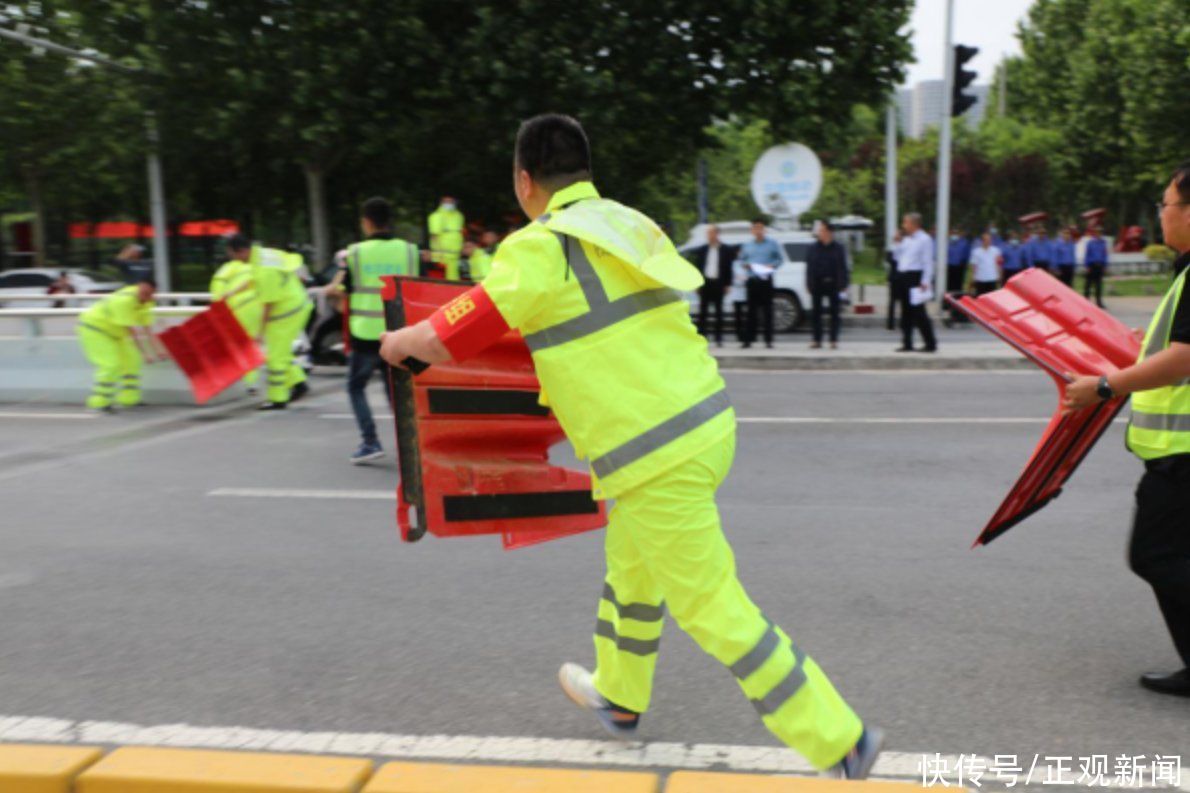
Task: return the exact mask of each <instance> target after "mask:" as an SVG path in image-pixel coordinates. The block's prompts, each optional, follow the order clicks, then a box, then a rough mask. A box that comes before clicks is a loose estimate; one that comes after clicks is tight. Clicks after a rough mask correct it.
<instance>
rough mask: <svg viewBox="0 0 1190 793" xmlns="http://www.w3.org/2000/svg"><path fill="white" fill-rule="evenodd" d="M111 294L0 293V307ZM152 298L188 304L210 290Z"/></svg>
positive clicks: (202, 298)
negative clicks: (9, 304)
mask: <svg viewBox="0 0 1190 793" xmlns="http://www.w3.org/2000/svg"><path fill="white" fill-rule="evenodd" d="M110 295H111V292H81V293H66V294H59V295H46V294H41V295H0V307H3V306H5V305H7V304H8V303H32V302H35V301H38V302H44V301H50V302H54V303H71V302H82V301H95V300H102V299H103V298H105V297H108V296H110ZM153 300H154V301H156V302H158V303H161V302H166V303H182V304H188V303H191V302H195V301H204V302H208V303H209V302H210V300H211V293H210V292H158V293H157V294H155V295H154V296H153Z"/></svg>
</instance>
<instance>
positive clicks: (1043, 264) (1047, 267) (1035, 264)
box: [1031, 262, 1050, 273]
mask: <svg viewBox="0 0 1190 793" xmlns="http://www.w3.org/2000/svg"><path fill="white" fill-rule="evenodd" d="M1031 266H1032V267H1035V268H1037V269H1038V270H1045V271H1046V272H1047V273H1048V272H1049V271H1050V263H1049V262H1033V264H1032V265H1031Z"/></svg>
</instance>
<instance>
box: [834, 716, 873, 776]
mask: <svg viewBox="0 0 1190 793" xmlns="http://www.w3.org/2000/svg"><path fill="white" fill-rule="evenodd" d="M882 746H884V730H881V729H879V728H877V727H865V728H864V731H863V732H862V733H860V735H859V740H858V741H856V742H855V746H853V747H851V751H849V752H848V753H847V754H845V755H843V759H842V760H840V761H839V762H838V763H836V764H835V765H833V766H832V767H830V768H829V769H827V770H826V771H824V772H823V776H827V777H831V778H833V779H855V780H859V779H867V778H868V774H870V773H871V772H872V766H873V765H875V763H876V758H877V757H879V756H880V748H881V747H882Z"/></svg>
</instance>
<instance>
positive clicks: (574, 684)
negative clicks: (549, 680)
mask: <svg viewBox="0 0 1190 793" xmlns="http://www.w3.org/2000/svg"><path fill="white" fill-rule="evenodd" d="M558 683H560V684H561V686H562V690H563V691H564V692H566V696H568V697H570V700H571V701H572V702H573V703H574V704H576V705H578V706H579V707H580V708H585V709H587V710H589V711H591V712H592V713H594V714H595V715H596V717H598V719H599V723H600V724H601V725H602V726H603V729H605V730H606V731H607V732H608V734H609V735H611V736H612V737H613V738H616V739H618V740H621V741H631V740H632V737H633V736H634V735H636V725H637V724H639V723H640V714H639V713H634V712H633V711H630V710H626V709H625V708H620V707H616V706H615V705H613V704H612V703H610V702H608V701H607V700H606V699H604V697H603V695H602V694H600V693H599V692H598V691H596V690H595V684H594V682H592V680H591V673H590V672H588V671H587V670H586V669H583V668H582V667H581V666H579V665H578V664H562V668H561V669H559V670H558Z"/></svg>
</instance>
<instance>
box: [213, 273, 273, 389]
mask: <svg viewBox="0 0 1190 793" xmlns="http://www.w3.org/2000/svg"><path fill="white" fill-rule="evenodd" d="M210 292H211V299H212V300H223V299H225V298H226V300H227V307H228V308H230V309H231V313H232V314H234V315H235V318H236V319H237V320H238V321H239V323H240V326H241V327H242V328H243V329H244V332H245V333H247V334H248V336H249V337H251V338H253V339H255V338H257V337H258V336H260V331H261V327H260V318H261V305H260V300H259V298H257V296H256V289H255V288H254V287H253V286H252V265H250V264H248V263H247V262H242V261H240V260H239V259H229V260H228V261H226V262H224V263H223V264H222V265H221V266H220V267H219V269H218V270H216V271H215V274H214V275H213V276H211V287H210ZM232 293H235V294H234V295H233V294H232ZM259 381H260V372H259V371H258V370H256V369H253V370H252V371H250V372H248V373H247V374H246V375H244V385H246V386H248V393H249V394H255V393H256V384H257V383H258V382H259Z"/></svg>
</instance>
